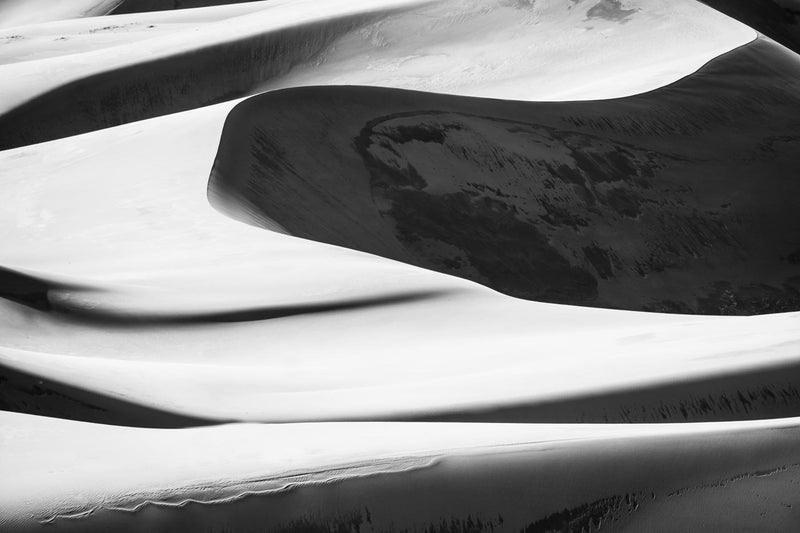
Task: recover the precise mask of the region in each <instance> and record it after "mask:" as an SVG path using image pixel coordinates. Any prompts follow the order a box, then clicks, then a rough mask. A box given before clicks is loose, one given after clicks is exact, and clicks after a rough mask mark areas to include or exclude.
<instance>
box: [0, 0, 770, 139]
mask: <svg viewBox="0 0 800 533" xmlns="http://www.w3.org/2000/svg"><path fill="white" fill-rule="evenodd" d="M252 7H262V8H263V9H259V10H258V11H254V12H251V13H250V14H249V15H247V16H239V17H232V18H226V19H224V20H218V21H217V22H214V23H209V24H204V25H202V26H193V27H189V28H185V29H184V30H183V31H175V32H169V33H168V34H164V33H163V32H161V33H156V34H155V35H154V36H153V37H152V38H148V39H144V40H137V42H135V43H131V44H129V45H116V46H112V47H109V48H103V49H95V50H89V51H86V52H85V53H80V54H73V55H69V56H60V57H50V58H43V59H38V60H35V61H31V62H16V63H13V64H8V65H3V66H0V75H2V76H3V77H4V79H5V80H7V82H6V85H5V87H4V90H3V97H4V98H3V100H2V101H0V102H1V103H0V147H2V148H11V147H16V146H21V145H24V144H31V143H36V142H41V141H46V140H49V139H54V138H59V137H64V136H68V135H74V134H77V133H82V132H86V131H91V130H94V129H98V128H104V127H108V126H113V125H117V124H122V123H126V122H130V121H135V120H141V119H144V118H148V117H154V116H158V115H163V114H166V113H171V112H176V111H182V110H187V109H191V108H194V107H197V106H203V105H208V104H212V103H215V102H221V101H224V100H229V99H232V98H235V97H238V96H243V95H245V94H252V93H254V92H259V91H262V90H266V89H274V88H281V87H289V86H296V85H330V84H369V85H377V86H384V87H400V88H407V89H420V90H426V91H436V92H446V93H450V94H465V95H471V96H486V97H494V98H513V99H524V100H565V99H569V100H574V99H596V98H609V97H615V96H625V95H630V94H634V93H638V92H642V91H646V90H649V89H654V88H656V87H660V86H662V85H664V84H667V83H670V82H672V81H675V80H677V79H679V78H681V77H682V76H685V75H687V74H689V73H691V72H693V71H694V70H696V69H697V68H699V67H700V66H701V65H703V64H704V63H705V62H707V61H709V60H710V59H712V58H714V57H716V56H718V55H719V54H722V53H724V52H727V51H729V50H731V49H732V48H735V47H737V46H739V45H742V44H744V43H746V42H748V41H751V40H752V39H754V38H755V36H756V34H755V32H754V31H753V30H752V29H750V28H748V27H747V26H744V25H742V24H740V23H738V22H736V21H734V20H732V19H730V18H728V17H725V16H723V15H721V14H719V13H717V12H716V11H713V10H712V9H710V8H707V7H705V6H703V5H701V4H699V3H697V2H694V1H693V0H678V1H673V2H669V3H668V4H665V3H663V2H657V1H655V0H636V1H635V2H632V3H631V7H630V8H629V9H622V8H621V7H620V6H619V5H618V3H617V2H613V1H609V0H602V1H600V2H591V1H588V0H582V1H580V2H572V3H569V4H567V3H566V2H562V1H560V0H547V1H541V0H540V1H538V2H535V3H528V2H508V1H504V0H492V1H491V2H488V3H487V2H485V1H483V0H480V1H478V0H446V1H438V2H423V1H421V0H381V1H380V2H361V3H354V2H350V1H347V2H345V1H344V0H330V1H326V2H322V3H320V2H312V1H309V0H280V1H278V0H275V1H270V2H257V3H253V4H251V5H249V6H248V5H246V8H248V9H249V8H252ZM240 8H241V7H240ZM207 9H210V10H211V11H212V12H213V11H214V10H220V9H221V10H225V11H226V12H227V11H229V10H230V9H232V6H222V7H213V8H207ZM151 16H152V15H151ZM116 19H117V17H111V18H110V19H109V20H116ZM126 20H127V21H128V22H132V21H133V20H135V17H134V19H131V18H130V17H128V18H127V19H126ZM623 29H624V31H623ZM19 37H20V38H21V39H25V35H24V32H23V34H22V35H20V36H19ZM60 43H65V46H68V44H67V43H69V40H67V41H58V42H57V44H59V45H60ZM633 49H635V50H636V53H635V54H634V53H631V50H633Z"/></svg>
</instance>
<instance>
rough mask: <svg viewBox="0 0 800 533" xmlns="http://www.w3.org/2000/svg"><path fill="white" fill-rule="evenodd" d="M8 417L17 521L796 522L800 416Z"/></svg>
mask: <svg viewBox="0 0 800 533" xmlns="http://www.w3.org/2000/svg"><path fill="white" fill-rule="evenodd" d="M2 421H3V425H4V427H11V428H13V433H12V434H11V435H12V436H13V438H12V437H11V436H9V433H8V432H3V434H2V435H0V439H2V441H3V447H4V450H6V451H7V452H10V453H7V454H3V456H2V458H0V461H2V466H3V471H4V472H6V473H7V474H10V475H11V476H12V477H13V479H14V480H15V482H14V483H13V484H3V485H2V487H0V505H1V506H2V508H3V509H4V513H3V519H2V522H0V526H3V527H12V528H13V529H14V530H15V531H39V530H51V529H55V530H58V531H87V530H97V531H101V530H103V531H109V530H114V531H123V530H124V531H196V530H202V531H209V532H217V531H232V530H235V531H276V532H278V531H287V532H288V531H351V530H352V529H356V530H360V531H370V532H372V531H374V532H381V531H414V530H417V531H420V530H426V531H431V530H432V531H437V532H439V531H442V532H443V531H469V532H476V533H477V532H484V531H487V532H488V531H537V532H540V531H548V530H551V529H553V528H556V529H557V530H559V529H561V528H566V530H568V531H580V530H581V528H582V527H583V528H584V529H588V530H592V531H594V530H597V529H598V528H601V527H602V530H603V531H643V530H644V531H674V528H675V527H679V528H682V527H690V528H694V529H697V528H698V527H701V528H707V529H712V530H717V531H719V530H726V531H752V530H759V531H789V530H790V529H791V526H792V524H796V523H797V520H798V518H800V515H798V512H800V509H798V507H799V506H798V503H800V502H799V501H798V499H797V498H798V494H797V490H796V484H797V483H798V482H800V455H799V454H800V452H798V449H797V446H796V443H797V439H798V437H799V436H800V426H798V421H797V419H786V420H775V421H769V422H763V421H762V422H745V423H743V422H739V423H717V424H675V425H650V426H637V425H622V426H618V425H601V426H596V425H536V424H533V425H513V424H512V425H505V424H501V425H496V424H493V425H482V424H382V423H367V424H288V425H278V426H271V425H227V426H219V427H214V428H201V429H190V430H140V429H132V428H115V427H110V426H99V425H92V424H81V423H76V422H68V421H59V420H51V419H44V418H38V417H30V416H27V415H14V414H2ZM54 442H57V443H58V445H57V446H53V443H54ZM11 457H13V460H12V459H11ZM754 493H757V494H759V495H760V496H759V497H753V494H754Z"/></svg>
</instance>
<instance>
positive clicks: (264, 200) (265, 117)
mask: <svg viewBox="0 0 800 533" xmlns="http://www.w3.org/2000/svg"><path fill="white" fill-rule="evenodd" d="M799 95H800V57H798V56H796V55H795V54H793V53H791V52H788V51H786V50H785V49H783V48H782V47H780V46H777V45H775V44H773V43H771V42H769V41H764V40H760V41H757V42H755V43H753V44H751V45H747V46H744V47H741V48H739V49H737V50H735V51H733V52H731V53H729V54H726V55H725V56H723V57H721V58H719V59H717V60H714V61H712V62H711V63H710V64H708V65H707V66H706V67H704V68H703V69H701V70H700V71H699V72H697V73H696V74H694V75H691V76H689V77H687V78H685V79H683V80H681V81H679V82H677V83H675V84H673V85H671V86H668V87H665V88H663V89H659V90H656V91H652V92H650V93H646V94H642V95H639V96H634V97H630V98H623V99H617V100H609V101H596V102H571V103H527V102H511V101H498V100H480V99H469V98H459V97H452V96H442V95H435V94H425V93H415V92H403V91H398V90H384V89H375V88H366V87H362V88H350V87H339V88H299V89H293V90H286V91H282V92H278V93H269V94H264V95H261V96H258V97H254V98H251V99H249V100H247V101H245V102H243V103H241V104H239V105H238V106H237V107H236V108H235V109H234V110H233V111H232V112H231V114H230V116H229V118H228V121H227V123H226V126H225V130H224V132H223V136H222V140H221V143H220V149H219V153H218V156H217V161H216V164H215V167H214V170H213V173H212V176H211V179H210V182H209V196H210V199H211V201H212V204H213V205H215V206H217V207H219V208H220V209H222V210H223V211H225V212H226V213H228V214H230V215H231V216H233V217H234V218H238V219H240V220H245V221H247V222H250V223H252V224H256V225H260V226H263V227H266V228H270V229H274V228H276V227H279V228H282V231H286V232H288V233H290V234H292V235H296V236H299V237H303V238H308V239H314V240H318V241H323V242H327V243H331V244H336V245H339V246H345V247H349V248H354V249H357V250H361V251H365V252H369V253H373V254H378V255H382V256H385V257H389V258H392V259H396V260H400V261H404V262H408V263H412V264H414V265H418V266H421V267H424V268H429V269H432V270H436V271H440V272H445V273H448V274H453V275H456V276H460V277H464V278H467V279H470V280H473V281H477V282H479V283H483V284H485V285H488V286H490V287H492V288H494V289H496V290H499V291H501V292H504V293H506V294H509V295H512V296H517V297H521V298H526V299H533V300H541V301H547V302H557V303H568V304H578V305H590V306H602V307H611V308H619V309H632V310H649V311H662V312H679V313H704V314H740V315H745V314H758V313H771V312H782V311H792V310H798V309H800V270H798V264H800V214H798V211H797V209H796V202H795V199H796V198H797V197H798V195H799V194H800V181H798V180H797V179H796V169H797V168H798V165H800V151H798V150H797V143H798V141H800V133H799V132H800V116H798V114H797V113H796V110H797V109H798V107H799V106H800V96H799Z"/></svg>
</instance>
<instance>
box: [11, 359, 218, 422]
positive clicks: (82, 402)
mask: <svg viewBox="0 0 800 533" xmlns="http://www.w3.org/2000/svg"><path fill="white" fill-rule="evenodd" d="M0 410H3V411H12V412H16V413H26V414H30V415H37V416H47V417H51V418H64V419H67V420H77V421H81V422H93V423H96V424H107V425H113V426H129V427H141V428H186V427H195V426H208V425H214V424H221V423H225V422H226V421H224V420H210V419H204V418H200V417H195V416H186V415H181V414H177V413H171V412H168V411H164V410H161V409H155V408H152V407H147V406H144V405H140V404H137V403H134V402H128V401H123V400H118V399H115V398H111V397H108V396H105V395H102V394H98V393H96V392H92V391H88V390H84V389H81V388H78V387H73V386H71V385H65V384H63V383H59V382H57V381H53V380H50V379H44V378H42V377H40V376H37V375H34V374H29V373H27V372H21V371H19V370H15V369H12V368H9V367H7V366H5V365H2V364H0Z"/></svg>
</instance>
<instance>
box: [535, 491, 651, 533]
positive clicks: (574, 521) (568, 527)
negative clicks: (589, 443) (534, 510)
mask: <svg viewBox="0 0 800 533" xmlns="http://www.w3.org/2000/svg"><path fill="white" fill-rule="evenodd" d="M642 498H643V496H642V495H641V494H629V493H626V494H624V495H623V496H618V495H615V496H610V497H608V498H602V499H599V500H595V501H592V502H588V503H584V504H582V505H579V506H577V507H573V508H571V509H564V510H562V511H558V512H556V513H553V514H550V515H548V516H546V517H544V518H542V519H541V520H537V521H536V522H533V523H531V524H529V525H527V526H525V527H524V528H522V529H521V530H520V533H578V532H591V531H598V530H601V529H603V526H608V524H610V523H613V522H619V521H621V520H623V519H624V518H626V517H627V516H629V515H631V514H632V513H634V512H635V511H637V510H638V509H639V505H640V503H639V502H640V500H641V499H642Z"/></svg>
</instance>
